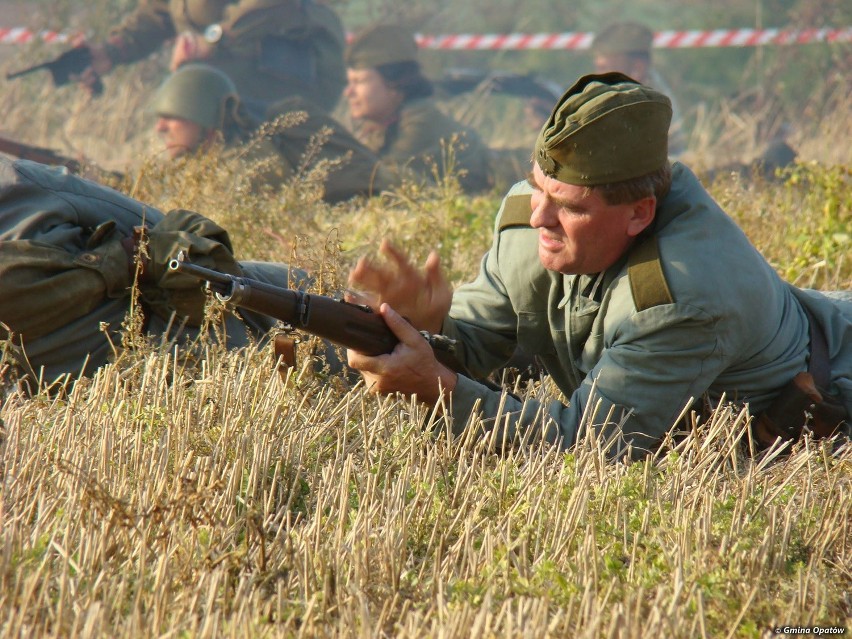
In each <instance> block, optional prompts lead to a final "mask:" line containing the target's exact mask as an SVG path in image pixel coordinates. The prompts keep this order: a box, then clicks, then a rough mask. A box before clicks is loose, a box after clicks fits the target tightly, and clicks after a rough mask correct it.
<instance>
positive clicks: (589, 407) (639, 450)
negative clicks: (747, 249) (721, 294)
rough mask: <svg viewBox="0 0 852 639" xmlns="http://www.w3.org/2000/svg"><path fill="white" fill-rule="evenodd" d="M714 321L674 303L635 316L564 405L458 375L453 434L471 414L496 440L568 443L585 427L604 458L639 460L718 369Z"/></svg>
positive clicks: (719, 360)
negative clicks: (519, 395) (606, 454)
mask: <svg viewBox="0 0 852 639" xmlns="http://www.w3.org/2000/svg"><path fill="white" fill-rule="evenodd" d="M715 324H716V322H715V321H714V320H713V318H711V317H709V316H708V315H707V314H706V313H704V312H703V311H702V310H700V309H697V308H695V307H689V306H685V305H678V304H670V305H667V306H662V307H655V308H653V309H648V310H646V311H642V312H641V313H637V314H635V315H634V316H633V317H632V318H630V319H628V320H626V321H625V323H624V325H623V327H621V330H620V331H619V337H618V339H617V341H616V342H615V343H614V344H613V345H612V346H611V347H609V348H607V349H605V350H604V352H603V354H602V357H601V359H600V360H599V362H598V364H597V365H596V366H595V367H594V369H593V370H591V371H590V372H589V373H588V375H586V377H585V379H584V380H583V382H582V384H581V385H580V387H579V388H578V389H577V390H576V391H575V392H574V393H573V394H572V395H571V397H570V399H569V401H568V403H567V405H566V404H562V403H561V402H559V401H550V402H540V401H537V400H535V399H528V400H526V401H525V402H521V401H519V400H517V399H515V398H514V397H511V396H506V395H503V394H501V393H499V392H495V391H492V390H490V389H489V388H487V387H485V386H483V385H481V384H478V383H477V382H475V381H473V380H470V379H467V378H464V377H462V376H460V377H459V383H458V385H457V386H456V389H455V391H454V392H453V399H452V402H453V403H452V414H453V424H454V432H456V433H458V432H461V430H463V429H464V427H465V425H466V424H468V423H469V420H470V416H471V415H472V414H477V415H479V416H480V417H481V418H482V420H483V421H482V424H483V427H484V428H485V429H486V430H492V429H496V430H497V431H498V432H497V434H496V437H497V441H503V440H504V439H505V440H506V441H513V440H514V439H515V438H516V437H524V438H529V437H533V438H537V437H543V438H544V439H546V440H547V441H550V442H552V443H556V444H559V445H560V446H562V447H569V446H572V445H573V444H575V443H576V441H577V439H578V437H581V436H583V434H584V432H585V431H586V430H587V429H588V428H592V429H593V430H594V433H593V435H594V436H595V437H598V438H600V439H601V440H602V441H603V442H605V444H606V445H607V446H609V449H608V451H609V455H610V456H611V457H621V456H622V455H623V454H624V453H625V451H627V450H629V451H630V454H631V456H632V457H633V458H640V457H642V456H644V455H646V454H648V453H649V452H651V451H653V450H654V449H655V448H656V446H657V444H658V443H659V442H660V440H661V439H662V438H663V437H664V436H665V434H666V433H667V432H668V431H669V430H670V429H671V427H672V426H673V425H674V424H675V421H676V419H677V418H678V416H679V415H680V413H681V411H682V410H683V409H684V408H685V407H686V406H688V405H689V404H690V402H691V401H692V400H693V399H696V398H698V397H700V396H701V395H702V394H703V393H704V392H705V391H706V390H707V389H708V388H709V387H710V384H711V383H712V382H713V380H714V379H715V378H716V377H718V375H719V373H720V371H721V370H722V369H723V368H724V365H725V363H724V362H725V357H724V356H723V354H722V353H721V352H720V349H719V343H718V340H717V337H716V329H715ZM731 399H735V398H731Z"/></svg>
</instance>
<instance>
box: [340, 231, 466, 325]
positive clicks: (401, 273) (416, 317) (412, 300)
mask: <svg viewBox="0 0 852 639" xmlns="http://www.w3.org/2000/svg"><path fill="white" fill-rule="evenodd" d="M379 252H380V253H381V254H382V255H384V256H385V257H386V258H387V259H386V262H385V263H384V264H379V263H377V262H375V261H374V260H370V259H369V258H366V257H362V258H361V259H360V260H358V263H357V264H356V265H355V268H353V269H352V271H351V272H350V273H349V285H350V286H351V287H352V288H354V289H358V292H355V291H352V292H350V293H349V295H348V298H347V299H349V301H352V302H355V303H359V304H366V305H368V306H371V307H373V308H378V307H379V306H380V305H381V304H384V303H387V304H390V305H391V306H392V307H393V308H395V309H396V310H397V311H398V312H399V313H400V314H401V315H403V316H405V317H406V318H407V319H408V321H409V322H411V323H412V324H413V325H414V326H415V327H416V328H417V329H420V330H426V331H429V332H430V333H437V332H439V331H440V330H441V325H442V324H443V322H444V317H445V316H446V315H447V313H448V312H449V310H450V304H451V303H452V301H453V290H452V288H451V287H450V284H449V282H447V279H446V277H445V276H444V273H443V270H442V269H441V258H440V257H438V254H437V253H436V252H435V251H432V252H431V253H430V254H429V257H427V258H426V264H425V266H424V269H423V271H422V272H421V271H419V270H418V269H417V268H416V267H415V266H414V265H413V264H412V263H411V261H410V260H409V259H408V256H407V255H405V253H403V252H401V251H400V250H399V249H397V248H396V247H395V246H393V245H392V244H391V243H390V242H389V241H388V240H382V244H381V246H380V247H379ZM361 291H363V292H361Z"/></svg>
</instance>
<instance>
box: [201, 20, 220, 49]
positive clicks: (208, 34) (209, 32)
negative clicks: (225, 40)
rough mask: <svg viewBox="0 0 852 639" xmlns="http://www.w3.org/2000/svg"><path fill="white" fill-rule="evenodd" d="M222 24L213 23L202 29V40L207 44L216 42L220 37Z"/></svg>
mask: <svg viewBox="0 0 852 639" xmlns="http://www.w3.org/2000/svg"><path fill="white" fill-rule="evenodd" d="M222 34H223V31H222V25H221V24H218V23H215V22H214V23H213V24H211V25H210V26H209V27H207V28H206V29H205V30H204V40H205V41H207V43H209V44H216V43H217V42H219V40H221V39H222Z"/></svg>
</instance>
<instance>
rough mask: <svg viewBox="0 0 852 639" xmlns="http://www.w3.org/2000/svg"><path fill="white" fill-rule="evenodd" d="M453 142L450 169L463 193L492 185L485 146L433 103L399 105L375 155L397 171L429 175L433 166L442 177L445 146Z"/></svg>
mask: <svg viewBox="0 0 852 639" xmlns="http://www.w3.org/2000/svg"><path fill="white" fill-rule="evenodd" d="M450 143H452V149H453V154H452V160H451V161H452V169H453V171H454V172H455V173H458V174H459V175H460V177H459V181H460V183H461V186H462V188H463V189H464V190H465V191H466V192H469V193H470V192H477V191H483V190H486V189H488V188H489V187H490V186H491V177H490V166H489V157H490V151H489V150H488V147H486V145H485V143H484V142H483V141H482V139H481V138H480V137H479V134H478V133H476V131H474V130H473V129H471V128H470V127H466V126H464V125H462V124H460V123H459V122H456V121H455V120H454V119H453V118H451V117H449V116H448V115H445V114H444V113H442V112H441V111H440V110H439V109H438V107H437V106H435V103H434V101H433V100H431V99H428V98H425V99H421V100H412V101H411V102H407V103H405V104H403V105H402V108H401V109H400V111H399V114H398V117H397V120H396V121H395V122H393V123H392V124H390V125H389V126H388V127H387V129H385V132H384V136H383V137H382V139H381V144H380V145H379V146H378V147H377V148H376V152H377V153H378V154H379V157H380V158H381V159H382V161H383V162H384V163H386V164H387V165H388V166H390V167H395V168H396V170H397V171H398V172H402V173H404V172H406V171H411V172H412V173H414V174H416V175H418V176H421V177H422V176H427V177H431V176H432V166H433V165H436V166H438V168H439V169H440V173H441V174H443V173H444V172H446V171H447V169H448V168H449V167H447V166H445V165H444V161H445V158H446V156H447V151H446V147H447V146H448V145H449V144H450Z"/></svg>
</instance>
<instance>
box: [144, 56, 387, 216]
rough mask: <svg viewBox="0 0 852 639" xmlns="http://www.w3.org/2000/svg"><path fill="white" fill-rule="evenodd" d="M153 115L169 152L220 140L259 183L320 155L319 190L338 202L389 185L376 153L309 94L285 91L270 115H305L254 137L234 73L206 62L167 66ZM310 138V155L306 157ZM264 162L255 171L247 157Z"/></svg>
mask: <svg viewBox="0 0 852 639" xmlns="http://www.w3.org/2000/svg"><path fill="white" fill-rule="evenodd" d="M151 108H152V110H153V111H154V113H155V114H156V115H157V121H156V124H155V128H156V131H157V133H158V134H159V135H160V137H161V138H162V140H163V143H164V145H165V151H166V153H167V154H168V156H169V158H170V159H175V158H178V157H182V156H185V155H187V154H192V153H196V152H199V151H200V152H204V151H207V150H213V149H214V147H215V145H216V144H217V143H224V145H225V150H226V151H225V156H224V159H225V160H226V161H228V160H230V159H233V160H235V161H240V162H243V163H244V164H245V165H246V169H245V170H241V171H239V172H238V173H239V174H240V177H241V178H242V177H245V176H246V175H248V177H249V181H250V182H251V183H252V184H253V185H254V186H256V187H265V186H270V187H272V188H275V187H276V186H280V185H281V184H282V183H283V182H285V181H286V180H289V179H291V178H292V177H293V176H295V175H296V173H297V171H298V170H299V169H300V167H302V165H303V164H304V163H307V169H308V170H310V168H311V167H312V166H316V165H317V164H318V163H320V162H322V161H326V162H329V163H330V170H329V175H328V176H327V178H326V179H325V180H324V182H323V187H324V191H323V195H322V198H323V199H324V200H325V201H326V202H332V203H333V202H339V201H341V200H346V199H349V198H352V197H355V196H358V195H373V194H377V193H379V192H380V191H382V190H385V189H387V188H389V187H391V186H392V185H393V180H392V179H391V176H390V175H389V174H388V173H387V171H385V169H384V168H383V167H382V166H381V165H380V163H379V159H378V157H377V156H376V155H375V154H374V153H373V152H372V151H370V150H369V149H368V148H366V147H365V146H364V145H362V144H361V143H360V142H358V141H357V140H356V139H355V138H353V137H352V135H351V134H350V133H349V132H348V131H347V130H346V129H345V128H344V127H343V126H342V125H341V124H339V123H338V122H336V121H335V120H334V119H332V118H331V117H330V116H328V115H326V114H325V113H323V112H322V111H321V110H320V109H318V108H317V107H316V106H315V105H313V104H312V103H311V102H309V101H308V100H305V99H302V98H300V97H295V96H294V97H290V98H286V99H285V100H283V101H281V102H279V103H277V104H276V105H274V106H273V107H272V109H271V112H270V115H283V114H286V113H293V112H299V113H303V114H304V119H303V120H301V121H300V122H298V123H295V124H291V125H289V126H283V125H282V127H274V126H273V127H272V128H273V129H275V130H273V131H271V132H270V133H269V135H268V136H263V137H260V138H254V137H253V136H254V134H255V131H256V129H257V127H258V126H259V124H260V120H259V119H258V118H257V117H255V116H253V115H252V114H250V113H249V112H248V110H247V109H246V108H245V107H243V106H242V105H241V103H240V98H239V96H238V94H237V89H236V86H235V85H234V83H233V82H232V81H231V79H230V78H229V77H228V76H227V75H225V74H224V73H222V72H221V71H219V70H218V69H214V68H213V67H210V66H208V65H206V64H198V63H196V64H188V65H184V66H182V67H181V68H180V69H178V70H177V71H176V72H175V73H174V74H172V75H171V76H170V77H169V78H168V79H166V81H165V82H164V83H163V85H162V86H161V87H160V89H159V90H158V91H157V94H156V95H155V97H154V100H153V103H152V105H151ZM273 112H274V113H273ZM313 142H318V143H319V148H318V149H317V150H316V155H315V157H310V158H306V157H305V155H306V153H307V152H308V149H309V147H313V146H314V145H313ZM252 163H254V164H255V165H259V166H261V167H262V169H261V170H260V172H257V171H256V172H255V173H256V174H255V175H252V168H254V167H252V166H251V164H252Z"/></svg>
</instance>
